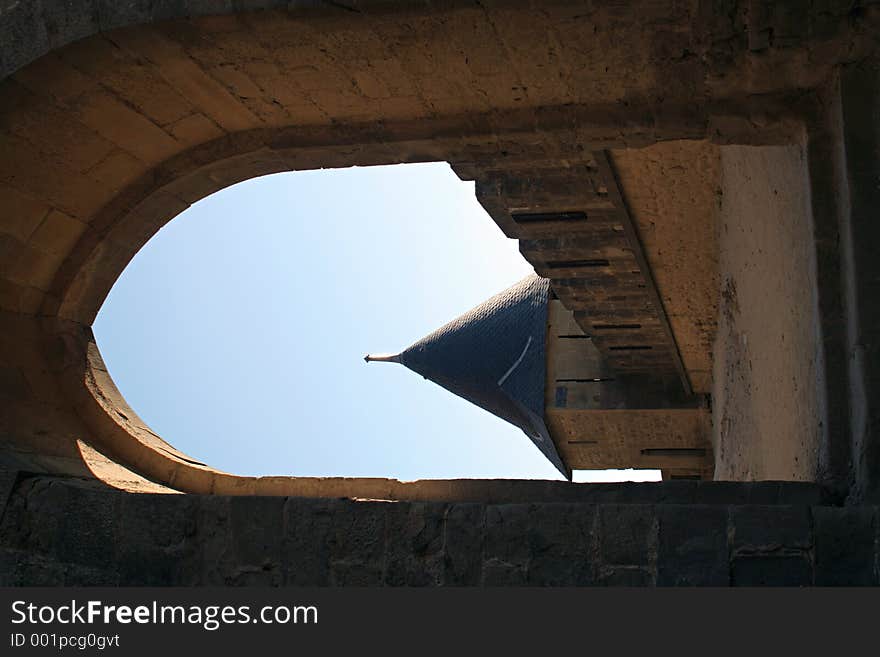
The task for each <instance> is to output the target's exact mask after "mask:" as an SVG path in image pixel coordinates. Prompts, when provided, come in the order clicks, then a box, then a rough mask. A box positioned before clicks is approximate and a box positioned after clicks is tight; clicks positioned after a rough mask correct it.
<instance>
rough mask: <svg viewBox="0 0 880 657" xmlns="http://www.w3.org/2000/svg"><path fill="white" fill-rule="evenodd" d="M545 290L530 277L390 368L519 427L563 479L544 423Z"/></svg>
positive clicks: (398, 357) (545, 284)
mask: <svg viewBox="0 0 880 657" xmlns="http://www.w3.org/2000/svg"><path fill="white" fill-rule="evenodd" d="M549 293H550V282H549V281H548V280H547V279H546V278H541V277H540V276H538V275H536V274H532V275H531V276H528V277H526V278H524V279H523V280H521V281H520V282H519V283H516V284H515V285H513V286H511V287H509V288H508V289H506V290H504V292H501V293H500V294H496V295H495V296H494V297H492V298H490V299H488V300H487V301H484V302H483V303H481V304H480V305H479V306H477V307H476V308H473V309H472V310H470V311H468V312H466V313H465V314H463V315H462V316H461V317H459V318H457V319H455V320H453V321H451V322H449V323H448V324H446V325H445V326H442V327H441V328H439V329H437V330H436V331H434V332H433V333H431V334H430V335H427V336H425V337H424V338H422V339H421V340H419V341H417V342H415V343H414V344H412V345H411V346H410V347H408V348H407V349H405V350H403V351H402V352H400V353H399V354H395V355H380V356H373V355H367V356H366V358H365V360H366V361H367V362H371V361H379V362H395V363H400V364H402V365H405V366H406V367H407V368H409V369H411V370H413V371H414V372H417V373H418V374H421V375H422V376H423V377H425V378H426V379H429V380H431V381H433V382H434V383H436V384H437V385H439V386H442V387H444V388H446V389H447V390H449V391H450V392H452V393H453V394H456V395H458V396H459V397H462V398H464V399H467V400H468V401H469V402H471V403H473V404H476V405H477V406H479V407H481V408H483V409H485V410H487V411H489V412H490V413H492V414H494V415H497V416H498V417H500V418H502V419H503V420H507V421H508V422H510V423H511V424H513V425H515V426H517V427H519V428H520V429H522V430H523V432H524V433H525V434H526V435H527V436H528V437H529V438H530V439H531V440H532V442H533V443H534V444H535V446H537V448H538V449H539V450H541V453H542V454H544V456H546V457H547V458H548V459H549V460H550V462H551V463H553V465H554V466H556V467H557V468H558V469H559V471H560V472H562V474H563V475H565V476H566V477H569V476H570V472H569V471H568V470H567V469H566V468H565V465H564V464H563V462H562V459H560V457H559V454H558V453H557V451H556V447H555V446H554V444H553V441H552V439H551V438H550V433H549V431H548V429H547V425H546V423H545V421H544V386H545V378H546V352H545V345H546V336H547V301H548V297H549Z"/></svg>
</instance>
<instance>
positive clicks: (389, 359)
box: [364, 354, 400, 363]
mask: <svg viewBox="0 0 880 657" xmlns="http://www.w3.org/2000/svg"><path fill="white" fill-rule="evenodd" d="M373 361H375V362H377V363H399V362H400V354H376V355H375V356H374V355H372V354H367V355H366V356H364V362H366V363H372V362H373Z"/></svg>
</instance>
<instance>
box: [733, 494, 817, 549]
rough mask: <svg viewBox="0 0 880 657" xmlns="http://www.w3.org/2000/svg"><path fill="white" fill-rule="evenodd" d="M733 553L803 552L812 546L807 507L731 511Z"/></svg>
mask: <svg viewBox="0 0 880 657" xmlns="http://www.w3.org/2000/svg"><path fill="white" fill-rule="evenodd" d="M731 520H732V523H733V549H734V550H735V551H736V552H738V553H739V552H773V551H778V550H806V549H808V548H810V547H811V546H812V542H813V541H812V527H811V518H810V507H807V506H786V505H773V506H771V505H766V506H765V505H760V506H752V505H749V506H735V507H732V508H731Z"/></svg>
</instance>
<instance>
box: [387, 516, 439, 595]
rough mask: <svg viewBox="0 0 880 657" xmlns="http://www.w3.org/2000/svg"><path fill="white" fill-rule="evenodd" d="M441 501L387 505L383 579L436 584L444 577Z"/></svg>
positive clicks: (401, 583)
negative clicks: (439, 502)
mask: <svg viewBox="0 0 880 657" xmlns="http://www.w3.org/2000/svg"><path fill="white" fill-rule="evenodd" d="M445 515H446V505H445V504H438V503H433V504H427V503H412V504H410V503H405V502H403V503H400V502H398V503H391V504H388V505H387V529H386V535H387V543H386V557H385V575H384V581H385V583H386V584H390V585H407V586H437V585H439V584H441V583H443V580H444V551H443V543H444V529H445Z"/></svg>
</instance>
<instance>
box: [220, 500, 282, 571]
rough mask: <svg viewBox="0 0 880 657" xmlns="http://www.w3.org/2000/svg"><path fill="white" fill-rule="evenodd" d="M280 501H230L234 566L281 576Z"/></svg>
mask: <svg viewBox="0 0 880 657" xmlns="http://www.w3.org/2000/svg"><path fill="white" fill-rule="evenodd" d="M285 502H286V499H285V498H283V497H250V496H241V497H232V498H230V500H229V511H230V519H231V523H232V527H231V528H232V550H233V558H234V561H235V564H236V565H237V566H258V567H261V568H266V569H269V568H271V569H275V570H277V571H278V572H279V573H280V572H281V547H282V545H281V543H282V537H283V534H284V532H283V531H282V528H283V526H284V504H285Z"/></svg>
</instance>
